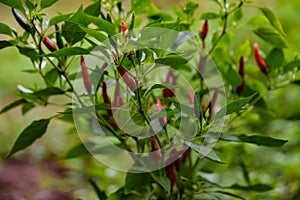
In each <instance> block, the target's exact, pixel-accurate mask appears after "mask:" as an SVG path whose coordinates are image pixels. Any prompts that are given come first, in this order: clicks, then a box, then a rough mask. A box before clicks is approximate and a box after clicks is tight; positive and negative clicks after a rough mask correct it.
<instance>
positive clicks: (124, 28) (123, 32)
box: [121, 21, 127, 38]
mask: <svg viewBox="0 0 300 200" xmlns="http://www.w3.org/2000/svg"><path fill="white" fill-rule="evenodd" d="M121 25H122V37H124V38H125V36H126V31H127V27H126V23H125V22H124V21H121Z"/></svg>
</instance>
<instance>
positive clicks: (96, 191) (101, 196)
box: [89, 178, 107, 200]
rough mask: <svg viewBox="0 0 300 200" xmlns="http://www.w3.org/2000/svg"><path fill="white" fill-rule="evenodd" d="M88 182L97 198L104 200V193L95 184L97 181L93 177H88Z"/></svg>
mask: <svg viewBox="0 0 300 200" xmlns="http://www.w3.org/2000/svg"><path fill="white" fill-rule="evenodd" d="M89 183H90V184H91V186H92V188H93V190H94V191H95V193H96V194H97V197H98V198H99V200H106V199H107V197H106V194H105V192H104V191H102V190H101V189H100V188H99V186H98V185H97V183H96V182H95V181H94V179H92V178H90V179H89Z"/></svg>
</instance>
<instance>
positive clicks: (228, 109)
mask: <svg viewBox="0 0 300 200" xmlns="http://www.w3.org/2000/svg"><path fill="white" fill-rule="evenodd" d="M255 95H256V94H253V95H251V96H249V97H246V98H240V99H238V100H236V101H233V102H231V103H229V104H227V105H226V106H225V107H223V108H222V109H221V110H220V111H219V112H217V114H216V116H215V118H216V119H218V118H221V117H224V116H226V115H229V114H231V113H234V112H238V111H240V110H241V108H242V107H243V106H245V105H246V104H247V103H248V102H249V101H251V100H252V99H253V97H254V96H255Z"/></svg>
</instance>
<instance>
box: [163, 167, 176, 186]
mask: <svg viewBox="0 0 300 200" xmlns="http://www.w3.org/2000/svg"><path fill="white" fill-rule="evenodd" d="M165 169H166V173H167V177H168V179H169V180H170V182H171V188H172V187H173V186H174V185H175V183H176V168H175V165H173V164H170V165H169V166H167V167H166V168H165Z"/></svg>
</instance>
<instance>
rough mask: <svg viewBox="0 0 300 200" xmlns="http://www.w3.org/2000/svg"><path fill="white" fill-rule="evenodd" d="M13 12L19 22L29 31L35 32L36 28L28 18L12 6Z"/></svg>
mask: <svg viewBox="0 0 300 200" xmlns="http://www.w3.org/2000/svg"><path fill="white" fill-rule="evenodd" d="M12 13H13V15H14V17H15V19H16V20H17V22H18V24H19V25H20V26H21V27H22V28H23V29H24V30H25V31H27V32H29V33H33V31H34V29H33V28H32V26H31V24H30V23H29V22H28V20H27V19H26V18H25V17H23V16H22V15H21V14H20V13H19V11H18V10H17V9H16V8H12Z"/></svg>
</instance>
